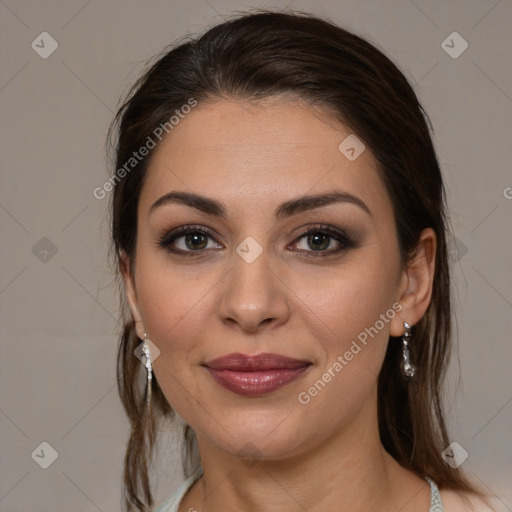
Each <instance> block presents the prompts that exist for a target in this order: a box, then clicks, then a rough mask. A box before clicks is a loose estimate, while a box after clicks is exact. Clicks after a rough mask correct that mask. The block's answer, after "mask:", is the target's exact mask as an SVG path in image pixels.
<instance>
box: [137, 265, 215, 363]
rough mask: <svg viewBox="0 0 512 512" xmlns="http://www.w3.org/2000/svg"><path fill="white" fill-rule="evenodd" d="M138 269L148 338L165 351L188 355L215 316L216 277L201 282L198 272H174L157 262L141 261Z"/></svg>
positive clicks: (139, 291) (140, 301)
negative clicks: (211, 304) (211, 305)
mask: <svg viewBox="0 0 512 512" xmlns="http://www.w3.org/2000/svg"><path fill="white" fill-rule="evenodd" d="M141 260H142V258H141ZM148 260H149V258H148ZM139 268H140V270H141V271H140V273H139V274H138V276H137V298H138V302H139V309H140V312H141V315H142V319H143V321H144V325H145V327H146V330H147V332H148V336H150V337H151V339H152V341H153V343H155V344H156V345H157V346H158V348H159V349H160V350H161V351H162V352H165V353H169V354H175V355H176V354H178V353H184V354H186V353H187V352H188V351H190V350H191V349H192V348H193V345H194V343H197V340H198V339H200V332H201V330H202V329H204V326H205V321H206V318H207V317H208V316H209V315H211V314H212V312H211V308H210V307H209V301H210V298H211V295H210V294H211V293H213V290H212V287H213V286H214V285H215V280H214V279H213V276H201V278H200V279H199V278H198V274H197V272H195V273H192V272H190V273H187V272H186V271H184V272H177V271H172V272H171V271H170V270H169V266H168V265H159V263H158V262H155V261H152V262H149V261H143V260H142V261H140V267H139ZM209 293H210V294H209Z"/></svg>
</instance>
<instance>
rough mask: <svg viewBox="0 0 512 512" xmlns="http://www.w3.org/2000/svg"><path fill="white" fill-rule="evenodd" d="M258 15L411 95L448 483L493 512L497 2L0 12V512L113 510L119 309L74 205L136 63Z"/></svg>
mask: <svg viewBox="0 0 512 512" xmlns="http://www.w3.org/2000/svg"><path fill="white" fill-rule="evenodd" d="M263 6H266V7H281V8H283V7H287V6H290V7H291V8H294V9H298V10H305V11H310V12H316V13H319V14H322V15H326V16H329V17H331V18H332V19H333V20H334V21H335V22H338V23H340V24H341V25H343V26H345V27H347V28H348V29H351V30H354V31H356V32H357V33H359V34H360V35H362V36H363V37H366V38H368V39H369V40H370V41H372V42H374V43H376V44H377V45H378V47H380V48H381V49H382V50H383V51H384V52H385V53H386V54H387V55H388V56H390V57H391V58H392V59H393V60H394V61H395V62H397V63H398V64H399V65H400V67H401V68H402V69H403V70H405V73H406V76H407V77H408V78H409V79H410V80H411V81H412V83H413V84H416V85H415V88H416V91H417V93H418V95H419V98H420V101H422V103H423V104H424V106H425V108H426V110H427V112H428V113H429V115H430V117H431V119H432V122H433V125H434V129H435V144H436V148H437V150H438V154H439V158H440V162H441V165H442V168H443V172H444V175H445V177H446V183H447V187H448V195H449V201H450V209H451V215H452V223H453V229H454V232H455V236H456V238H455V239H454V240H452V242H451V247H452V260H453V263H454V278H455V281H456V282H457V287H458V291H457V292H456V312H457V315H458V317H459V337H460V342H459V351H460V357H459V359H460V365H459V362H458V359H457V357H455V358H454V359H453V363H452V365H451V367H450V379H449V380H450V386H449V392H448V395H447V407H448V410H449V423H450V427H451V438H452V439H453V440H454V441H457V442H458V443H459V444H460V445H461V446H462V447H463V448H464V449H465V450H466V451H467V452H468V454H469V457H468V459H467V460H466V461H465V462H464V465H463V467H464V468H465V469H466V470H467V471H468V472H469V473H471V474H472V475H473V476H474V477H475V478H476V479H477V480H479V481H481V483H482V485H484V486H486V487H487V488H488V489H489V492H492V493H494V494H495V495H496V496H497V497H498V498H499V500H500V502H501V505H500V507H501V506H502V510H512V491H511V486H510V482H512V470H511V459H512V457H511V446H512V443H511V442H510V431H511V425H512V406H511V403H510V402H511V400H512V386H511V377H510V374H511V372H510V368H511V366H512V355H511V354H512V350H511V349H510V339H511V336H510V328H511V318H512V315H511V308H512V282H511V280H512V275H511V272H510V269H511V267H512V265H511V263H512V251H511V229H510V226H511V224H512V222H511V220H512V199H511V197H512V189H511V188H510V187H512V175H511V173H510V162H511V158H510V157H511V146H512V145H511V140H512V139H511V135H512V134H511V126H510V116H511V112H512V89H511V82H512V76H511V67H510V65H509V64H507V62H508V60H507V58H506V55H507V54H510V48H511V42H512V41H511V37H510V26H511V21H512V3H511V1H510V0H500V1H497V0H492V1H483V0H482V1H479V0H472V1H462V0H459V1H452V2H444V1H441V0H439V1H424V2H420V1H419V0H416V1H415V2H413V1H412V0H393V1H388V2H382V1H378V0H372V1H363V2H362V1H355V0H352V1H350V0H343V1H340V0H338V1H335V0H331V1H328V0H323V1H317V2H315V3H314V4H313V3H312V2H299V1H296V2H290V3H288V4H286V3H285V2H266V3H265V2H259V3H258V2H256V1H254V2H252V3H247V4H246V3H243V2H238V1H227V0H224V1H219V2H215V3H213V0H210V2H207V1H206V0H189V1H186V2H176V1H173V2H171V1H155V0H152V1H148V2H142V1H139V2H137V1H133V0H130V1H125V2H121V1H119V0H116V1H109V2H100V1H98V0H90V1H87V0H73V1H67V2H57V1H35V0H31V1H30V0H27V1H21V0H19V1H14V0H5V1H0V14H1V34H2V39H1V46H0V48H1V53H2V55H1V58H2V61H1V70H2V76H1V79H0V89H1V94H0V98H1V116H2V124H1V133H2V146H1V148H0V155H1V164H2V188H1V196H0V222H1V233H2V237H3V243H2V245H1V262H2V263H1V267H0V269H1V270H0V272H1V274H0V304H1V321H2V333H1V334H2V336H1V338H2V353H1V358H0V369H1V376H0V432H1V455H0V510H2V511H4V512H16V511H19V512H21V511H24V512H27V511H38V512H45V511H50V510H51V511H54V510H56V509H57V510H73V511H74V512H80V511H98V510H100V511H105V512H106V511H113V510H119V509H120V479H121V470H122V459H123V455H124V445H125V442H126V439H127V435H128V422H127V420H126V418H125V416H124V412H123V410H122V408H121V404H120V401H119V398H118V395H117V389H116V385H115V354H116V346H117V339H118V337H117V332H118V328H119V325H118V321H117V314H118V305H117V295H116V289H115V286H114V281H113V278H112V275H111V272H110V270H109V266H108V263H107V253H106V249H107V241H108V224H107V222H106V220H105V213H106V207H107V204H108V200H107V199H103V200H97V199H95V198H94V197H93V195H92V191H93V189H94V188H95V187H98V186H101V185H102V184H103V183H104V182H105V180H106V178H107V170H106V163H105V153H104V139H105V135H106V130H107V126H108V124H109V122H110V120H111V119H112V117H113V112H114V111H115V108H116V105H117V102H118V99H119V97H120V95H121V94H122V93H124V92H126V90H127V87H128V86H129V85H130V84H131V83H132V82H133V80H134V79H135V77H136V76H137V75H138V73H139V72H140V71H141V69H142V67H143V65H144V63H145V62H146V60H147V59H148V58H149V57H151V56H153V55H154V54H155V53H157V52H159V51H160V50H162V49H163V47H164V46H166V45H167V44H169V43H171V42H173V41H174V40H176V39H177V38H178V37H181V36H183V35H185V34H187V33H198V32H200V31H202V30H203V29H204V28H205V27H207V26H210V25H212V24H214V23H216V22H219V21H221V19H222V16H224V15H229V14H233V13H234V12H235V11H236V10H243V9H248V8H251V7H263ZM44 31H46V32H48V33H49V34H50V35H51V36H52V37H53V38H54V39H55V40H56V41H57V43H58V48H57V50H56V51H55V52H54V53H53V54H52V55H51V56H49V57H48V58H46V59H43V58H42V57H40V56H39V54H38V53H36V51H35V50H34V49H32V47H31V43H32V41H34V40H36V43H37V42H38V41H39V45H40V46H42V45H41V43H40V38H39V39H37V38H38V36H39V34H41V33H42V32H44ZM454 31H456V32H458V33H459V34H460V35H461V36H462V37H463V38H464V39H465V40H466V41H467V42H468V44H469V46H468V48H467V50H466V51H465V52H464V53H462V54H461V55H460V56H458V58H453V57H452V56H450V55H449V54H448V53H447V52H446V51H445V50H444V49H443V48H442V46H441V43H442V42H443V41H444V40H445V39H446V38H447V36H448V35H449V34H451V33H452V32H454ZM449 44H451V45H452V46H454V49H455V50H458V49H460V48H461V46H460V45H459V43H455V42H454V43H453V44H452V43H449ZM48 48H49V42H48V40H46V43H45V49H46V50H48ZM44 237H46V238H44ZM41 239H43V240H41ZM55 250H56V253H55V254H53V253H54V252H55ZM459 379H460V382H459ZM42 442H47V443H49V444H50V445H51V446H52V447H53V449H54V450H56V452H57V454H58V458H57V459H56V460H55V462H53V464H52V465H51V466H50V467H48V468H47V469H42V468H41V467H40V466H39V465H38V464H37V463H36V462H35V460H34V459H33V458H32V456H31V454H32V453H33V452H34V450H36V449H38V450H36V453H40V448H38V447H39V445H40V444H41V443H42ZM175 442H176V440H175V437H173V434H169V435H167V436H166V438H165V440H164V443H163V445H162V448H163V452H162V453H163V455H162V461H161V466H162V467H161V470H160V471H159V473H158V481H159V491H158V495H157V499H158V500H160V499H162V498H163V497H165V496H167V495H168V494H170V492H171V491H172V490H173V489H174V488H175V487H176V486H177V485H178V484H179V483H180V482H181V481H182V479H183V477H182V474H181V470H180V459H179V454H178V453H177V452H174V450H173V447H174V445H175ZM49 453H50V452H49V450H48V449H47V450H46V452H45V457H49ZM43 458H44V457H42V456H41V457H40V458H39V460H42V459H43ZM47 460H49V459H47Z"/></svg>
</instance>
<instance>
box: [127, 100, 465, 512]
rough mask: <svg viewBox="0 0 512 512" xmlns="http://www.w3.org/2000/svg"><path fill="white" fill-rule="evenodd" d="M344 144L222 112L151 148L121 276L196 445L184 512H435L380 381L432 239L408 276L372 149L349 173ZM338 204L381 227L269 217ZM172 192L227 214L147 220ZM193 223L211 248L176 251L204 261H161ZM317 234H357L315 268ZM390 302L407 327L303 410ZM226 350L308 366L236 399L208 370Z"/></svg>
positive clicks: (390, 328) (284, 117)
mask: <svg viewBox="0 0 512 512" xmlns="http://www.w3.org/2000/svg"><path fill="white" fill-rule="evenodd" d="M349 133H350V132H349V131H348V130H347V129H346V128H345V127H344V126H343V125H341V124H339V123H337V122H335V121H334V119H332V118H330V117H329V116H328V115H327V114H326V113H324V112H322V111H320V110H315V109H314V108H313V107H311V106H309V105H307V104H305V103H302V102H300V101H297V99H291V98H289V99H286V98H280V99H279V101H277V100H276V99H271V100H265V101H260V102H258V103H248V102H246V101H245V102H244V101H241V100H234V99H229V100H228V99H222V100H221V99H219V100H216V101H212V102H209V103H203V104H200V105H198V106H197V107H196V108H194V109H193V111H192V112H191V113H190V114H188V115H187V116H186V118H185V119H183V120H181V121H180V123H179V125H177V126H175V128H174V129H173V131H172V132H170V134H169V135H168V136H167V137H166V138H165V139H164V140H163V141H162V142H161V144H160V145H159V146H158V148H156V149H155V150H154V154H153V159H152V161H151V164H150V167H149V169H148V174H147V176H146V180H145V182H144V185H143V189H142V191H141V196H140V202H139V209H138V233H137V244H136V259H135V263H134V264H133V262H130V260H129V259H128V258H127V257H126V256H123V262H124V266H123V275H124V279H125V286H126V295H127V299H128V303H129V306H130V309H131V312H132V315H133V318H134V320H135V322H136V329H137V333H138V335H139V337H140V338H142V337H143V333H147V336H148V338H149V339H150V340H151V341H152V342H153V343H154V344H155V345H156V346H157V347H158V349H159V350H160V355H159V356H158V357H157V358H156V359H155V360H154V362H153V371H154V375H155V376H156V378H157V380H158V383H159V385H160V387H161V388H162V390H163V393H164V394H165V396H166V398H167V400H168V401H169V403H170V404H171V405H172V407H173V408H174V409H175V410H176V411H177V412H178V413H179V415H180V416H181V417H182V418H184V420H185V421H186V422H187V423H189V424H190V425H191V426H192V427H193V429H194V430H195V432H196V434H197V438H198V443H199V449H200V454H201V460H202V465H203V468H204V477H203V478H201V479H200V480H199V481H198V482H196V483H195V484H194V485H193V486H192V488H191V489H190V490H189V492H188V493H187V495H186V496H185V498H184V500H183V502H182V504H181V507H180V511H181V510H183V511H188V510H189V509H190V508H193V509H195V510H197V511H199V512H201V511H204V510H207V511H220V510H222V511H231V510H252V511H266V512H273V511H282V510H287V511H295V510H297V511H303V510H308V511H320V510H322V511H325V510H350V511H355V512H357V511H363V510H364V511H367V510H379V511H382V512H386V511H392V510H393V511H396V510H400V511H401V512H409V511H410V512H412V511H415V512H418V511H425V512H426V511H428V508H429V504H430V491H429V488H428V485H427V484H426V482H425V480H423V479H422V478H420V477H418V476H416V475H415V474H413V473H412V472H410V471H407V470H405V469H404V468H402V467H401V466H400V465H399V464H398V463H397V462H396V461H395V460H394V459H392V458H391V457H390V456H389V455H388V454H387V452H385V450H384V448H383V447H382V445H381V442H380V439H379V432H378V424H377V375H378V372H379V369H380V367H381V365H382V362H383V359H384V355H385V350H386V346H387V343H388V339H389V336H390V335H392V336H401V335H402V334H403V333H404V325H403V322H404V321H407V322H408V323H409V324H411V325H415V324H416V323H417V322H418V321H419V320H420V319H421V317H422V316H423V315H424V313H425V311H426V309H427V307H428V304H429V302H430V298H431V293H432V280H433V275H434V270H435V268H434V261H435V257H434V256H435V247H436V237H435V234H434V232H433V231H432V230H431V229H426V230H424V231H423V233H422V235H421V239H420V244H419V250H418V251H417V253H416V255H415V257H414V258H413V259H412V260H411V261H410V262H409V263H408V264H407V265H402V262H401V260H400V256H399V251H398V240H397V234H396V228H395V222H394V216H393V208H392V204H391V201H390V199H389V197H388V196H387V194H386V193H385V189H384V186H383V183H382V182H381V180H380V178H379V175H378V173H377V170H376V169H377V164H376V161H375V159H374V157H373V155H372V154H371V151H370V150H369V149H368V148H367V149H366V150H365V151H364V152H363V153H362V154H361V155H360V156H359V157H358V158H357V159H356V160H354V161H349V160H348V159H347V158H346V157H345V156H344V155H343V154H342V153H341V152H340V151H339V150H338V145H339V144H340V142H341V141H342V140H343V139H345V137H346V136H347V135H348V134H349ZM334 189H337V190H340V191H344V192H348V193H350V194H353V195H354V196H357V197H358V198H359V199H360V200H362V201H363V202H364V204H365V205H366V206H367V207H368V209H369V210H370V212H371V215H370V214H368V213H367V212H365V211H364V209H363V208H360V207H359V206H357V205H355V204H353V203H349V202H343V203H334V204H330V205H328V206H322V207H320V208H316V209H312V210H309V211H304V212H297V213H295V214H294V215H292V216H290V217H287V218H284V219H281V220H276V218H275V216H274V211H275V209H276V208H277V207H278V206H279V205H280V204H281V203H283V202H285V201H289V200H291V199H294V198H297V197H299V196H303V195H312V194H320V193H326V192H330V191H332V190H334ZM171 191H181V192H189V193H196V194H201V195H204V196H207V197H209V198H212V199H215V200H217V201H220V202H221V203H223V205H224V206H225V209H226V216H225V218H218V217H216V216H213V215H209V214H206V213H204V212H201V211H199V210H197V209H195V208H192V207H190V206H185V205H183V204H165V205H163V206H160V207H157V208H155V209H154V210H153V211H150V209H151V206H152V205H153V204H154V203H155V202H156V201H157V200H158V199H159V198H160V197H162V196H163V195H165V194H167V193H168V192H171ZM189 224H194V225H199V226H202V227H204V228H208V229H210V230H211V231H212V237H211V238H208V237H207V238H205V239H200V240H199V242H197V241H196V242H192V245H186V243H185V242H186V240H185V238H184V237H183V236H182V237H181V238H179V239H178V240H176V241H175V243H174V246H175V247H176V246H177V247H178V248H181V249H182V250H184V251H185V250H188V251H189V252H193V250H194V248H195V247H196V246H199V247H200V250H198V249H195V252H196V253H198V252H200V251H202V252H201V253H200V254H199V256H196V257H194V256H192V257H188V256H186V255H183V256H180V255H176V254H172V253H170V252H168V250H167V249H166V248H163V247H160V246H158V237H159V236H161V235H162V234H165V233H168V232H169V231H171V230H173V229H175V228H177V227H179V226H184V225H189ZM320 224H325V225H329V226H333V227H335V228H338V229H345V230H347V231H348V232H349V233H351V234H352V235H354V237H355V239H356V240H357V243H356V246H355V247H346V248H344V249H343V245H342V244H339V243H338V242H337V241H336V239H334V238H330V239H327V244H328V248H327V249H323V251H324V252H327V253H328V252H329V251H332V250H335V249H337V248H339V247H341V248H342V249H343V250H341V251H340V252H338V253H331V254H330V255H328V256H326V257H322V256H315V255H318V253H319V252H321V251H318V250H316V251H315V250H314V249H315V247H316V246H315V245H313V246H311V245H308V239H307V236H306V237H304V236H303V232H304V230H305V229H304V228H311V229H316V232H318V229H319V225H320ZM248 236H250V237H253V238H254V239H255V240H256V241H257V242H258V244H259V245H260V246H261V248H262V253H261V254H260V255H259V256H258V257H257V258H256V259H255V261H253V262H252V263H247V262H246V261H245V260H244V259H242V257H240V256H239V254H238V253H237V252H236V248H237V247H238V246H239V245H240V243H241V242H242V241H243V240H244V239H245V238H246V237H248ZM299 236H302V238H299ZM203 242H204V243H203ZM206 242H207V244H208V245H206ZM193 243H195V244H196V245H195V246H194V245H193ZM201 243H203V245H201ZM327 244H326V245H327ZM320 245H321V244H320ZM203 247H204V248H203ZM307 254H310V255H312V256H311V257H307ZM393 304H400V305H401V311H399V312H398V313H396V315H395V316H394V317H393V318H392V319H391V320H389V322H387V323H385V325H384V328H382V329H381V330H380V331H379V333H378V335H376V336H374V337H373V339H372V338H369V342H368V344H367V345H366V346H364V347H363V348H362V350H361V351H360V352H359V353H357V355H355V356H354V358H353V359H352V360H351V361H350V362H349V363H348V364H347V365H346V366H345V367H344V368H343V370H342V371H340V372H339V373H337V374H336V376H335V377H334V378H332V380H331V381H330V382H329V383H328V384H327V385H326V386H325V387H324V388H323V389H322V390H321V391H320V392H319V393H318V394H317V395H316V396H315V397H313V398H312V399H311V401H310V402H309V403H308V404H307V405H302V404H301V403H299V401H298V400H297V395H298V394H299V393H300V392H302V391H307V390H308V388H309V387H310V386H312V385H313V383H314V382H315V381H317V380H318V379H320V378H321V377H322V375H323V374H324V373H325V372H326V371H327V370H328V368H329V367H331V366H332V364H333V363H334V362H335V361H336V359H337V357H338V356H339V355H343V354H344V353H345V352H346V351H347V350H348V349H349V348H350V346H351V343H352V341H353V340H355V339H357V336H358V334H360V333H361V332H362V331H364V329H365V328H368V327H370V326H373V325H374V324H375V322H376V321H377V320H378V319H379V316H380V315H381V314H384V313H386V311H387V310H390V308H392V305H393ZM412 342H414V340H413V341H412ZM232 352H242V353H245V354H250V355H253V354H258V353H261V352H273V353H278V354H282V355H285V356H288V357H294V358H297V359H303V360H307V361H310V362H312V366H311V367H310V368H309V369H308V371H307V372H306V373H304V374H303V375H302V376H301V377H299V378H298V379H297V380H295V381H293V382H291V383H289V384H288V385H286V386H284V387H283V388H281V389H279V390H277V391H274V392H272V393H269V394H267V395H265V396H261V397H243V396H239V395H237V394H234V393H232V392H231V391H228V390H227V389H225V388H223V387H221V386H219V385H218V384H217V383H216V382H215V381H214V380H213V379H212V377H211V376H210V374H209V373H208V371H207V370H205V368H204V367H202V366H201V364H202V363H204V362H205V361H207V360H211V359H214V358H217V357H220V356H222V355H225V354H228V353H232ZM247 458H249V460H252V463H248V460H247ZM453 510H456V508H453Z"/></svg>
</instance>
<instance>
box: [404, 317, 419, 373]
mask: <svg viewBox="0 0 512 512" xmlns="http://www.w3.org/2000/svg"><path fill="white" fill-rule="evenodd" d="M404 326H405V333H404V335H403V336H402V362H401V365H400V366H401V368H402V372H403V374H404V375H405V376H406V377H407V378H409V379H410V378H412V377H414V376H415V375H416V367H415V366H414V365H413V364H412V363H411V353H410V352H409V341H410V339H411V336H412V327H411V326H410V325H409V324H408V323H407V322H404Z"/></svg>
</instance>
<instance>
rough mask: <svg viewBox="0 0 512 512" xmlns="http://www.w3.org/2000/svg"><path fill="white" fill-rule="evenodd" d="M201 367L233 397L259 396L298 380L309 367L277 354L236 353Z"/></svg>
mask: <svg viewBox="0 0 512 512" xmlns="http://www.w3.org/2000/svg"><path fill="white" fill-rule="evenodd" d="M203 366H205V367H206V369H207V370H208V371H209V372H210V375H211V376H212V377H213V378H214V379H215V381H216V382H217V383H218V384H220V385H221V386H223V387H225V388H226V389H229V390H230V391H232V392H233V393H237V394H239V395H244V396H259V395H264V394H266V393H270V392H272V391H275V390H277V389H279V388H281V387H283V386H285V385H286V384H288V383H289V382H292V381H293V380H295V379H297V378H298V377H299V376H300V375H302V374H303V373H304V372H305V371H306V370H307V369H308V368H309V367H310V366H311V363H310V362H309V361H302V360H300V359H292V358H289V357H285V356H281V355H278V354H257V355H254V356H248V355H245V354H240V353H235V354H228V355H226V356H222V357H219V358H218V359H214V360H213V361H208V362H206V363H204V364H203Z"/></svg>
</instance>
